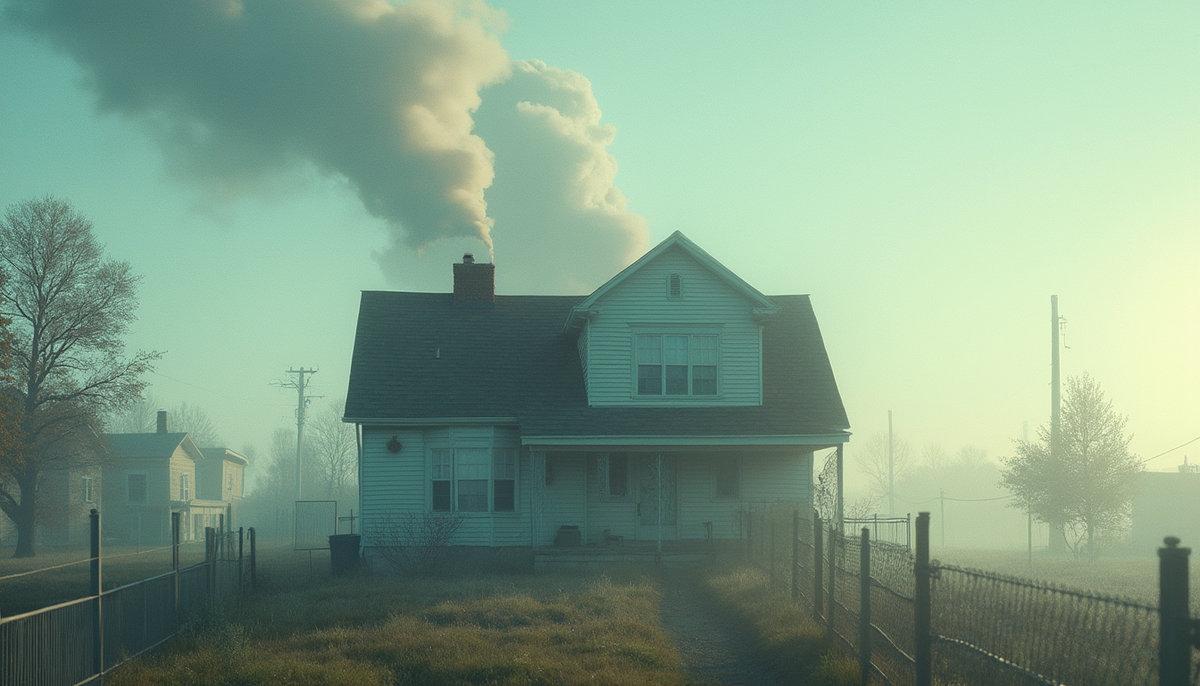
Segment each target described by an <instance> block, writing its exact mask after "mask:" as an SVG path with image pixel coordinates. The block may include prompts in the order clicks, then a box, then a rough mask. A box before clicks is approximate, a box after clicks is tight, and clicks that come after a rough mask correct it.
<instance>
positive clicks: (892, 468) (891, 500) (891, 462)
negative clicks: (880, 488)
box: [888, 410, 896, 517]
mask: <svg viewBox="0 0 1200 686" xmlns="http://www.w3.org/2000/svg"><path fill="white" fill-rule="evenodd" d="M888 516H889V517H895V516H896V455H895V452H894V451H893V450H892V411H891V410H888Z"/></svg>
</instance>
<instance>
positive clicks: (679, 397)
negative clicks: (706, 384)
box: [630, 324, 724, 404]
mask: <svg viewBox="0 0 1200 686" xmlns="http://www.w3.org/2000/svg"><path fill="white" fill-rule="evenodd" d="M722 328H723V327H721V326H719V325H718V326H714V325H711V324H708V325H705V324H695V325H659V326H655V325H631V326H630V329H631V336H630V339H631V340H630V358H631V360H630V362H631V365H630V367H631V377H630V398H631V399H633V400H636V401H639V402H660V403H673V402H679V403H685V404H692V403H703V402H706V401H714V400H721V399H722V397H723V396H722V392H723V389H722V383H721V377H722V373H721V370H722V364H721V357H722V355H721V351H722V349H723V345H724V341H723V340H722ZM671 336H676V337H679V336H685V337H687V352H686V355H687V364H686V365H680V364H668V359H667V358H668V347H667V345H668V344H667V338H668V337H671ZM648 337H657V338H658V339H659V342H658V354H657V356H656V357H657V358H658V362H643V361H642V360H641V359H640V357H641V356H640V355H639V353H640V352H641V351H642V350H652V347H650V346H645V345H643V342H644V341H645V339H646V338H648ZM702 338H711V339H712V340H713V342H714V344H715V350H714V351H713V352H714V354H715V357H716V360H715V364H699V363H697V362H695V361H694V360H695V354H696V351H698V350H701V348H700V347H699V346H698V344H697V342H696V341H697V339H702ZM650 366H657V367H658V369H659V373H658V382H659V389H660V390H661V392H660V393H642V392H641V385H642V367H650ZM668 367H685V368H686V369H687V372H686V375H687V393H668V392H667V390H668V383H669V382H668V371H667V370H668ZM709 367H711V368H713V370H714V374H715V377H716V378H715V379H714V382H715V392H714V393H709V394H697V393H695V391H694V388H695V382H696V370H697V369H698V368H709Z"/></svg>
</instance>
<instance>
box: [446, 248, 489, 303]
mask: <svg viewBox="0 0 1200 686" xmlns="http://www.w3.org/2000/svg"><path fill="white" fill-rule="evenodd" d="M495 303H496V265H494V264H491V263H476V262H475V256H474V255H472V254H471V253H467V254H466V255H463V261H462V262H461V263H457V264H455V265H454V304H455V305H467V306H472V307H491V306H492V305H494V304H495Z"/></svg>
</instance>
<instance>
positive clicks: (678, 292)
mask: <svg viewBox="0 0 1200 686" xmlns="http://www.w3.org/2000/svg"><path fill="white" fill-rule="evenodd" d="M667 297H668V298H670V299H672V300H678V299H679V298H681V297H683V277H682V276H680V275H678V274H671V275H669V276H667Z"/></svg>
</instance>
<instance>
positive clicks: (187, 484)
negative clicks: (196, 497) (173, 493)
mask: <svg viewBox="0 0 1200 686" xmlns="http://www.w3.org/2000/svg"><path fill="white" fill-rule="evenodd" d="M191 497H192V477H191V475H190V474H180V475H179V499H180V500H190V499H191Z"/></svg>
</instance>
